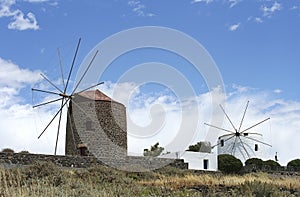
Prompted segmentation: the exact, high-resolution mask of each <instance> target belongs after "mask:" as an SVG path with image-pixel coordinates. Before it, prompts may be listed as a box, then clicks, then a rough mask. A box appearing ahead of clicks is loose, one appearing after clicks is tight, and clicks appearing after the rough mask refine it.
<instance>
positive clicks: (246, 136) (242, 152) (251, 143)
mask: <svg viewBox="0 0 300 197" xmlns="http://www.w3.org/2000/svg"><path fill="white" fill-rule="evenodd" d="M248 105H249V101H248V102H247V105H246V108H245V111H244V113H243V116H242V120H241V121H240V124H239V125H238V127H236V126H235V125H234V124H233V123H232V121H231V119H230V118H229V116H228V115H227V113H226V112H225V110H224V108H223V107H222V105H220V108H221V110H222V111H223V113H224V114H225V116H226V118H227V120H228V121H229V123H230V125H231V126H232V129H225V128H221V127H218V126H214V125H211V124H207V123H205V125H207V126H210V127H213V128H216V129H219V130H222V131H225V132H227V134H225V135H222V136H220V137H219V138H218V143H217V144H216V145H215V146H213V147H218V154H219V155H220V154H230V155H233V156H235V157H236V158H239V159H240V160H242V161H245V160H247V159H249V158H254V157H256V158H261V157H262V156H263V155H264V150H265V146H270V147H271V145H270V144H268V143H265V142H263V136H262V134H260V133H257V132H252V131H251V130H252V129H253V128H254V127H256V126H258V125H260V124H262V123H264V122H265V121H267V120H269V119H270V118H266V119H264V120H262V121H260V122H258V123H256V124H254V125H252V126H250V127H248V128H246V129H243V128H242V126H243V122H244V119H245V115H246V112H247V109H248Z"/></svg>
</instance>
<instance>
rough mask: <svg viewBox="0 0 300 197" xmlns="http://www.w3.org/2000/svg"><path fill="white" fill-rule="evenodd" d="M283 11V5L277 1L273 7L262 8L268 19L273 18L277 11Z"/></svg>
mask: <svg viewBox="0 0 300 197" xmlns="http://www.w3.org/2000/svg"><path fill="white" fill-rule="evenodd" d="M281 9H282V5H281V4H280V3H278V2H277V1H275V2H274V3H273V5H272V6H271V7H267V6H262V7H261V10H262V11H263V15H264V16H266V17H271V16H272V14H273V13H274V12H276V11H279V10H281Z"/></svg>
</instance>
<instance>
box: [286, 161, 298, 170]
mask: <svg viewBox="0 0 300 197" xmlns="http://www.w3.org/2000/svg"><path fill="white" fill-rule="evenodd" d="M287 167H288V168H296V169H298V170H299V169H300V159H294V160H292V161H290V162H289V163H288V164H287Z"/></svg>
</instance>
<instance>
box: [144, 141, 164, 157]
mask: <svg viewBox="0 0 300 197" xmlns="http://www.w3.org/2000/svg"><path fill="white" fill-rule="evenodd" d="M163 151H164V148H163V147H160V146H159V143H158V142H157V143H156V144H154V145H153V146H151V148H150V150H148V149H144V156H148V157H157V156H159V155H161V153H162V152H163Z"/></svg>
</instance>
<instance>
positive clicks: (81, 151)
mask: <svg viewBox="0 0 300 197" xmlns="http://www.w3.org/2000/svg"><path fill="white" fill-rule="evenodd" d="M77 147H78V149H79V154H80V156H87V155H88V151H87V147H86V146H85V145H84V144H78V146H77Z"/></svg>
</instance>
